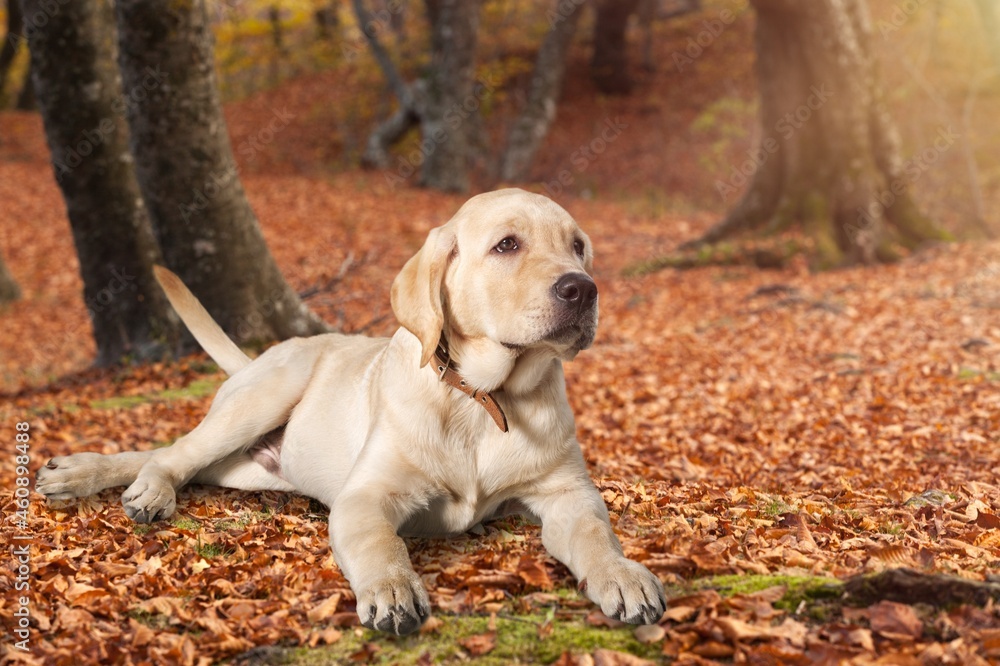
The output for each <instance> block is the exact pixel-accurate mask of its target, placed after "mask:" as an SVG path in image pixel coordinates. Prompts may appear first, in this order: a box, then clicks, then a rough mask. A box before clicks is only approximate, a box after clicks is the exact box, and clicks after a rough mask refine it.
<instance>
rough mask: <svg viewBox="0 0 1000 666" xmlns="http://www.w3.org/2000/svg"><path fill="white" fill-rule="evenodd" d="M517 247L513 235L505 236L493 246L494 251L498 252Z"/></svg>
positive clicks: (511, 250) (508, 250) (510, 250)
mask: <svg viewBox="0 0 1000 666" xmlns="http://www.w3.org/2000/svg"><path fill="white" fill-rule="evenodd" d="M516 249H517V239H516V238H514V237H513V236H507V237H506V238H504V239H503V240H502V241H500V242H499V243H497V244H496V246H495V247H494V248H493V251H494V252H499V253H500V254H503V253H504V252H513V251H514V250H516Z"/></svg>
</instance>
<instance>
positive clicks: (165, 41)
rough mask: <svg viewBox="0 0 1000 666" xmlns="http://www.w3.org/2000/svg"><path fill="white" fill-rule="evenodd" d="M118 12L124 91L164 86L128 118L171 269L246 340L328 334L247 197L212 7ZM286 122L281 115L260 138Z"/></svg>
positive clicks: (200, 3)
mask: <svg viewBox="0 0 1000 666" xmlns="http://www.w3.org/2000/svg"><path fill="white" fill-rule="evenodd" d="M115 7H116V10H117V13H118V25H119V40H120V42H119V43H120V54H119V64H120V67H121V71H122V75H123V78H124V81H125V85H126V89H131V90H138V89H140V88H141V87H142V85H143V82H144V81H147V80H148V79H149V77H151V76H158V77H162V80H163V85H157V86H154V87H152V88H151V89H149V90H148V91H147V93H146V94H144V95H141V96H136V97H135V99H134V104H131V105H129V107H128V118H129V125H130V128H131V130H132V152H133V154H134V155H135V158H136V174H137V176H138V179H139V186H140V188H141V189H142V193H143V197H144V198H145V200H146V204H147V205H148V206H149V210H150V214H151V217H152V220H153V228H154V229H155V231H156V234H157V237H158V239H159V242H160V247H161V248H162V250H163V257H164V259H165V261H166V264H167V266H168V267H169V268H171V269H172V270H174V271H175V272H176V273H177V274H178V275H179V276H180V277H181V278H182V279H183V280H184V282H185V283H186V284H187V285H188V287H189V288H190V289H191V291H192V292H194V294H195V295H196V296H197V297H198V298H199V299H200V300H201V301H202V303H203V304H204V305H205V307H206V308H207V309H208V311H209V312H210V313H211V314H212V316H213V317H215V319H216V321H218V322H219V324H220V325H221V326H222V328H223V329H224V330H225V331H227V332H228V333H229V334H230V335H231V336H233V337H234V338H235V339H236V340H238V341H240V342H248V341H263V340H272V339H275V338H277V339H284V338H289V337H293V336H305V335H310V334H314V333H319V332H323V331H326V330H327V327H326V326H325V325H324V324H323V323H322V322H321V321H320V320H319V319H317V318H316V317H315V316H313V315H312V313H310V312H309V311H308V309H307V308H306V307H305V305H304V304H303V303H302V301H301V299H299V297H298V295H297V294H296V293H295V292H294V291H292V289H291V288H290V287H289V286H288V284H287V283H286V282H285V280H284V278H283V277H282V275H281V273H280V272H279V270H278V267H277V264H275V262H274V259H273V258H272V257H271V253H270V251H269V250H268V248H267V245H266V244H265V243H264V237H263V235H262V234H261V231H260V227H259V226H258V224H257V219H256V217H255V215H254V212H253V210H252V209H251V208H250V204H249V203H248V202H247V199H246V196H245V194H244V191H243V186H242V184H241V183H240V179H239V176H238V174H237V171H236V163H235V161H234V159H233V153H232V147H231V145H230V142H229V135H228V133H227V130H226V123H225V120H224V118H223V115H222V105H221V103H220V101H219V94H218V88H217V86H216V81H215V72H214V66H213V64H214V63H213V48H212V47H213V42H212V32H211V25H210V22H209V20H208V15H207V12H206V9H205V3H204V0H193V1H192V2H190V3H181V4H178V3H176V2H170V1H169V0H119V1H118V2H117V3H115ZM288 122H290V117H288V116H286V115H284V114H283V112H282V111H278V112H276V114H275V117H274V118H273V119H272V121H271V123H270V124H269V125H268V126H267V127H265V128H262V129H261V132H260V141H261V142H262V143H264V142H265V138H264V136H265V135H264V133H265V132H268V135H267V136H269V137H273V134H274V132H277V131H280V129H281V128H282V127H283V126H284V125H285V124H287V123H288ZM267 140H271V139H270V138H268V139H267ZM260 149H262V150H266V143H265V145H263V146H261V147H260Z"/></svg>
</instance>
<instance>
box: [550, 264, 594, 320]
mask: <svg viewBox="0 0 1000 666" xmlns="http://www.w3.org/2000/svg"><path fill="white" fill-rule="evenodd" d="M552 289H553V291H554V292H555V295H556V300H557V301H558V302H559V303H560V304H561V305H562V306H563V307H564V308H567V309H569V310H571V311H574V312H576V314H577V315H580V314H583V313H584V312H586V311H587V310H589V309H591V308H593V307H594V304H595V303H597V285H596V284H594V281H593V280H591V279H590V276H589V275H587V274H586V273H567V274H566V275H563V276H562V277H561V278H559V280H558V281H557V282H556V283H555V285H553V287H552Z"/></svg>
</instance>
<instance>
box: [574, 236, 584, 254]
mask: <svg viewBox="0 0 1000 666" xmlns="http://www.w3.org/2000/svg"><path fill="white" fill-rule="evenodd" d="M573 251H574V252H576V254H577V256H579V257H582V256H583V241H582V240H575V241H573Z"/></svg>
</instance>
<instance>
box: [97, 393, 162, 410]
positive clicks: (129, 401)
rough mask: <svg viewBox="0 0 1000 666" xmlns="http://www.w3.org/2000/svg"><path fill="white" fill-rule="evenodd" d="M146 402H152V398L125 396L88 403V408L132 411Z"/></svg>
mask: <svg viewBox="0 0 1000 666" xmlns="http://www.w3.org/2000/svg"><path fill="white" fill-rule="evenodd" d="M147 402H152V398H151V397H149V396H144V395H125V396H121V397H114V398H104V399H103V400H94V401H92V402H91V403H90V406H91V408H92V409H132V408H133V407H138V406H139V405H142V404H145V403H147Z"/></svg>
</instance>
